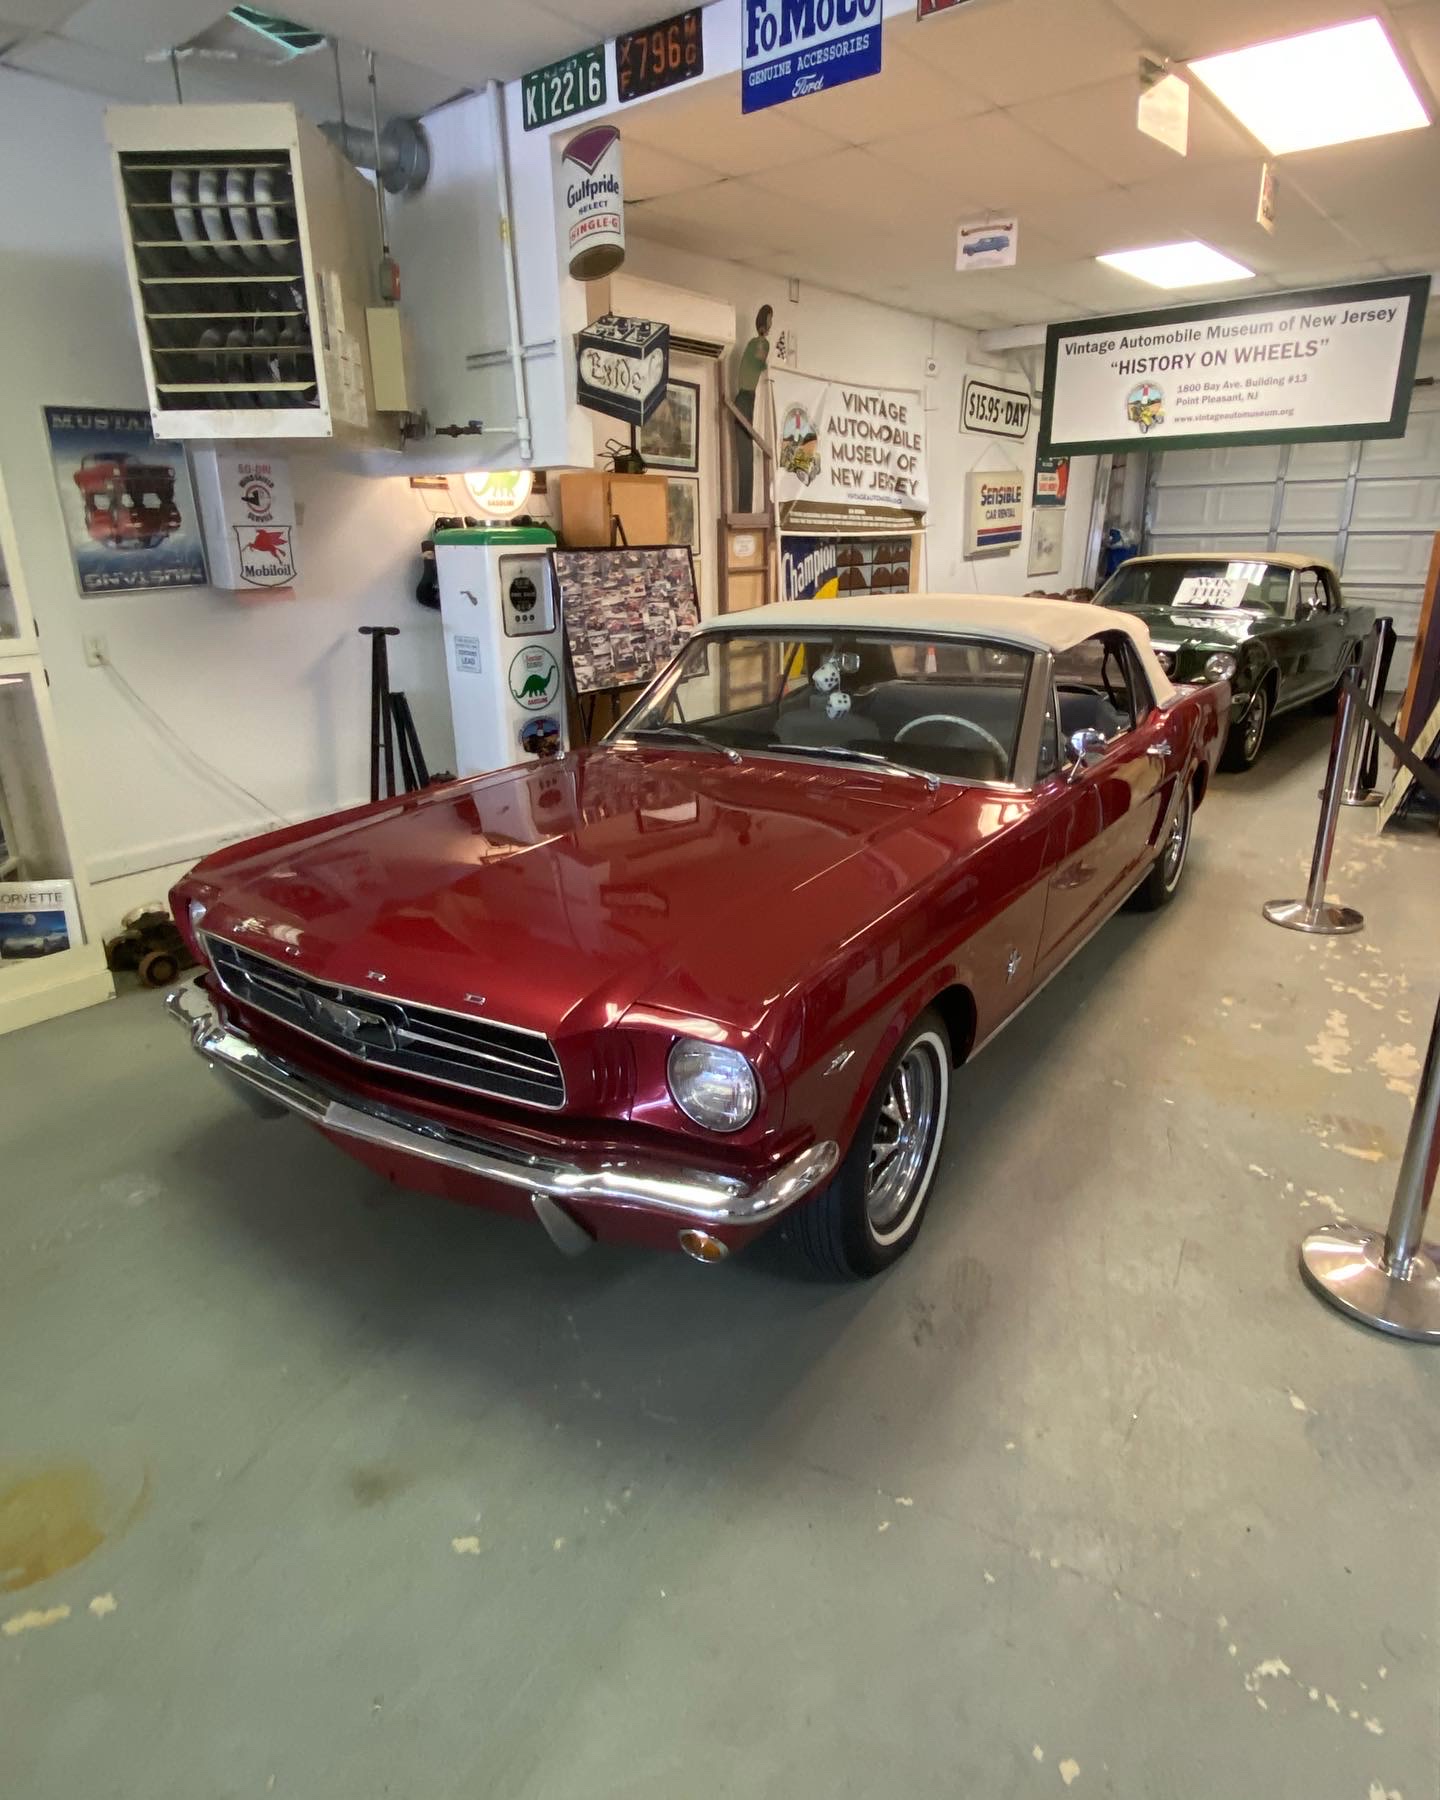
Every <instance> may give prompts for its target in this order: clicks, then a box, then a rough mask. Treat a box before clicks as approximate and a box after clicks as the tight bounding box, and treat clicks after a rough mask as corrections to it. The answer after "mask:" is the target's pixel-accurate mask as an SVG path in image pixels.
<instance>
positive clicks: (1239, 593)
mask: <svg viewBox="0 0 1440 1800" xmlns="http://www.w3.org/2000/svg"><path fill="white" fill-rule="evenodd" d="M1289 598H1290V571H1289V570H1288V569H1284V568H1277V567H1276V566H1275V565H1274V564H1273V563H1267V562H1265V561H1264V560H1263V559H1260V560H1258V561H1255V562H1245V561H1243V560H1242V559H1241V558H1238V557H1237V558H1236V559H1235V561H1234V562H1221V561H1219V560H1218V559H1216V558H1214V557H1209V558H1204V559H1200V558H1197V559H1196V560H1195V561H1194V562H1185V561H1184V560H1183V559H1181V558H1177V559H1176V560H1175V561H1174V562H1147V561H1146V560H1145V559H1144V558H1143V557H1136V558H1134V559H1133V560H1132V561H1130V562H1127V563H1122V564H1121V565H1120V567H1119V568H1118V569H1117V570H1116V571H1115V573H1114V574H1113V575H1112V576H1111V577H1110V579H1109V581H1107V582H1106V584H1105V586H1104V587H1103V588H1101V590H1100V592H1099V593H1098V594H1097V595H1096V596H1095V604H1096V605H1097V606H1115V607H1118V608H1119V609H1120V611H1121V612H1133V611H1134V610H1135V609H1136V608H1137V607H1142V606H1159V607H1165V608H1167V609H1168V608H1172V607H1180V608H1184V609H1189V610H1195V611H1200V610H1206V611H1215V610H1219V611H1223V612H1237V611H1240V612H1266V613H1277V614H1279V613H1283V612H1284V611H1285V608H1286V604H1287V602H1288V601H1289Z"/></svg>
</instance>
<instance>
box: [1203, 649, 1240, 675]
mask: <svg viewBox="0 0 1440 1800" xmlns="http://www.w3.org/2000/svg"><path fill="white" fill-rule="evenodd" d="M1237 666H1238V665H1237V664H1236V661H1235V658H1234V657H1233V656H1232V655H1231V654H1230V652H1229V651H1228V650H1217V651H1216V652H1215V654H1214V655H1213V656H1212V657H1211V658H1210V659H1209V660H1208V661H1207V662H1206V664H1205V673H1206V676H1207V677H1208V678H1209V679H1210V680H1211V681H1230V680H1233V679H1234V675H1235V670H1236V667H1237Z"/></svg>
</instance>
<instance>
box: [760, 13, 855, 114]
mask: <svg viewBox="0 0 1440 1800" xmlns="http://www.w3.org/2000/svg"><path fill="white" fill-rule="evenodd" d="M740 30H741V43H740V69H741V77H740V80H741V89H740V98H741V110H742V111H743V112H747V113H751V112H759V111H761V109H762V108H764V107H767V106H778V105H780V103H781V102H782V101H784V100H796V99H798V98H799V97H800V95H802V94H818V93H819V92H820V91H821V90H822V89H823V88H833V87H840V86H841V85H842V84H843V83H845V82H847V81H858V80H859V79H860V78H861V77H862V76H865V75H878V74H879V73H880V0H744V8H743V12H742V15H741V23H740Z"/></svg>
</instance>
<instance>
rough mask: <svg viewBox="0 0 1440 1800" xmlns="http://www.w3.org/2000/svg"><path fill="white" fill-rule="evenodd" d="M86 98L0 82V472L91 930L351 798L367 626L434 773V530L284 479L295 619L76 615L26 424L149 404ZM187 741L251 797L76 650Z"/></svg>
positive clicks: (440, 719)
mask: <svg viewBox="0 0 1440 1800" xmlns="http://www.w3.org/2000/svg"><path fill="white" fill-rule="evenodd" d="M102 116H103V102H101V101H100V100H99V99H97V98H96V97H95V96H93V95H89V94H83V93H80V92H78V91H76V90H73V89H68V88H64V87H60V86H57V85H54V84H51V83H48V82H43V81H39V80H36V79H34V78H32V77H29V76H23V75H17V74H15V73H12V72H10V71H8V70H0V162H3V166H4V167H5V168H6V169H8V170H9V171H10V174H9V176H8V177H7V179H6V180H5V181H4V182H0V396H3V402H0V464H3V468H4V476H5V483H6V487H7V490H8V492H9V497H10V502H11V506H12V508H13V512H14V516H15V531H16V538H17V543H18V547H19V557H20V561H21V563H22V565H23V567H24V570H25V575H26V578H27V581H28V587H29V592H30V595H31V598H32V603H33V606H34V610H35V614H36V619H37V622H38V624H39V628H40V632H41V648H42V651H43V653H44V656H45V663H46V667H47V669H48V671H49V675H50V680H51V684H52V688H51V692H52V700H53V704H54V712H55V718H56V723H57V727H58V737H59V745H60V764H61V770H60V772H61V775H62V779H63V782H64V789H65V793H66V796H67V801H68V804H69V807H70V811H71V813H72V815H73V816H72V818H71V820H70V827H71V834H72V839H73V841H74V843H75V845H76V849H77V852H78V855H79V858H80V859H81V860H82V862H83V863H84V864H85V866H86V867H87V869H88V872H89V874H90V876H91V878H92V879H93V880H95V881H97V882H100V883H102V884H104V885H102V886H100V888H99V891H98V893H97V896H96V899H97V908H96V917H95V920H94V924H95V926H96V927H97V928H98V929H99V930H101V931H102V932H108V931H111V930H113V928H114V926H115V924H116V922H117V920H118V918H119V916H120V914H121V913H122V912H123V911H125V910H126V909H127V908H128V907H129V906H131V905H133V904H136V903H137V902H138V901H140V900H144V899H147V898H150V897H151V896H154V895H159V894H162V893H163V892H164V889H165V885H166V880H167V877H168V876H169V875H171V874H173V873H176V872H178V867H183V866H185V865H188V864H189V863H190V862H192V861H194V860H195V858H196V857H198V856H199V855H201V854H202V853H203V852H204V851H205V850H207V849H208V848H211V847H212V846H213V845H215V844H217V843H219V842H221V841H224V840H227V839H233V838H236V837H240V836H245V835H248V834H249V833H251V832H253V831H255V830H257V829H260V828H262V827H263V826H264V824H265V823H266V819H267V816H268V815H269V814H270V813H271V812H272V810H273V812H274V813H276V814H278V815H280V816H281V817H284V818H302V817H305V816H308V815H311V814H316V813H320V812H325V811H328V810H331V809H333V808H335V807H338V806H343V805H348V804H350V803H351V802H353V801H355V800H359V799H363V798H364V797H365V794H366V784H367V756H368V751H367V715H368V705H369V661H368V646H367V640H364V639H362V638H361V637H359V636H358V635H357V631H356V628H357V627H358V626H360V625H362V624H394V625H399V626H400V627H401V628H402V635H401V636H400V637H399V638H394V639H391V646H392V655H391V669H392V674H391V679H392V684H393V685H394V686H395V687H397V688H404V689H405V691H406V692H407V693H408V694H409V695H410V699H411V704H412V706H413V708H414V710H415V714H416V719H417V723H418V725H419V728H420V733H421V737H422V739H423V741H424V745H425V749H426V752H427V755H428V756H429V759H430V761H431V764H432V766H433V767H452V766H453V756H454V750H453V744H452V741H451V735H450V725H449V708H448V702H447V699H446V689H445V674H444V668H443V663H442V659H441V640H440V631H439V622H438V615H437V614H434V613H430V612H427V611H425V610H424V609H423V608H421V607H419V606H417V605H416V603H415V601H414V598H413V590H414V585H415V581H416V578H417V575H418V572H419V541H420V539H421V537H422V536H424V535H425V532H426V530H427V528H428V523H429V519H430V511H429V509H428V507H427V506H426V504H425V501H424V498H423V497H422V496H421V495H420V494H418V493H415V492H412V490H411V489H410V487H409V485H408V483H407V482H406V481H404V480H403V479H387V480H381V479H376V478H368V477H364V476H360V475H356V474H352V473H348V472H345V471H343V470H342V469H340V468H339V467H337V466H336V464H335V463H334V461H333V460H332V458H331V456H330V455H329V453H328V452H327V451H325V450H323V449H315V450H311V451H297V452H296V453H295V454H294V456H293V458H292V463H291V467H292V473H293V477H294V484H295V491H296V496H297V499H298V500H299V502H300V504H301V506H302V507H303V509H304V513H303V523H302V525H301V529H300V532H299V567H300V579H299V581H298V582H297V584H296V590H295V593H294V596H293V598H284V599H271V598H267V599H263V600H261V599H252V598H249V597H246V598H241V597H238V596H236V595H232V594H228V593H222V592H218V591H215V590H212V589H189V590H182V591H176V592H160V593H144V594H132V595H114V596H111V595H107V596H104V597H98V596H97V597H81V596H80V595H79V594H78V593H77V591H76V588H75V580H74V575H73V571H72V567H71V563H70V558H69V551H68V545H67V541H66V538H65V533H64V527H63V524H62V515H61V512H60V503H59V498H58V495H57V492H56V487H55V481H54V477H53V474H52V470H51V466H50V462H49V457H48V451H47V445H46V437H45V428H44V421H43V415H42V412H41V409H42V407H43V406H45V405H84V404H91V405H103V406H121V407H123V406H138V407H141V408H143V407H144V405H145V388H144V381H143V378H142V374H141V367H140V358H139V351H138V348H137V345H136V342H135V328H134V324H133V321H132V314H131V310H130V304H129V300H128V297H127V294H126V289H125V283H124V269H123V264H122V261H121V250H120V236H119V224H118V220H117V217H116V212H115V201H114V193H113V189H112V186H111V181H110V175H109V167H108V162H107V152H106V147H105V141H104V134H103V127H102ZM89 633H101V634H103V636H104V637H105V639H106V640H107V644H108V654H109V657H110V659H111V661H112V662H113V663H114V665H115V667H116V669H118V670H119V671H120V672H122V673H123V674H124V676H125V677H126V678H127V679H128V681H129V682H130V683H131V684H133V686H134V688H135V690H136V691H137V692H138V693H139V694H140V695H141V696H142V697H143V699H144V700H145V702H147V703H148V705H149V706H150V707H151V708H153V709H154V711H155V713H156V714H158V715H159V716H160V717H161V718H163V719H164V720H165V721H166V723H167V724H168V725H169V726H170V727H171V728H172V729H173V730H174V731H175V732H177V733H178V734H179V735H180V737H181V738H183V739H184V740H185V742H186V743H188V744H189V745H191V746H193V747H194V748H195V749H196V750H198V751H199V752H200V753H201V754H203V755H204V756H205V757H206V758H207V759H208V760H209V761H210V762H211V763H213V764H215V765H217V766H218V767H219V768H220V769H221V770H222V771H224V773H225V774H227V775H229V776H230V777H232V778H233V779H234V780H236V781H239V782H241V783H243V785H244V786H245V787H247V788H249V789H251V790H253V792H254V793H255V794H256V795H257V796H259V800H258V801H256V802H252V801H249V800H247V799H246V798H245V797H244V796H243V795H240V794H237V793H235V792H234V791H233V789H231V788H228V787H226V786H224V785H221V784H219V783H217V782H216V780H215V779H214V778H213V777H212V776H210V775H208V774H207V773H205V772H204V771H203V770H202V769H201V768H200V767H199V766H198V765H196V764H195V763H194V762H193V761H191V760H190V759H189V758H188V757H187V755H186V754H185V752H184V751H183V750H180V749H178V748H177V747H176V746H175V744H174V742H173V741H172V740H171V739H170V738H168V737H167V736H166V735H165V733H164V732H163V731H161V730H159V729H158V728H157V727H156V726H155V725H154V723H153V722H152V721H151V720H149V719H147V718H146V717H145V716H144V715H143V713H142V712H141V711H140V710H139V709H138V708H137V707H136V705H135V703H134V702H133V701H132V700H131V699H130V698H129V697H128V696H127V695H126V694H125V693H124V692H123V691H122V690H121V688H120V686H119V684H118V682H117V681H116V680H115V678H114V676H113V675H112V674H111V673H110V672H108V671H107V670H104V669H96V668H89V667H87V666H86V665H85V662H84V656H83V649H82V638H83V637H84V636H85V635H86V634H89Z"/></svg>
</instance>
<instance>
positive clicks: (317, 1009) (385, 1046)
mask: <svg viewBox="0 0 1440 1800" xmlns="http://www.w3.org/2000/svg"><path fill="white" fill-rule="evenodd" d="M301 998H302V1000H303V1002H304V1006H305V1011H306V1012H307V1013H308V1014H309V1015H310V1017H311V1018H312V1019H313V1020H314V1022H315V1023H316V1024H317V1025H319V1026H320V1027H321V1028H322V1029H323V1030H325V1031H327V1032H330V1033H333V1034H334V1035H335V1036H337V1037H342V1038H344V1039H345V1040H346V1041H347V1042H348V1043H352V1044H355V1045H358V1046H359V1047H361V1048H364V1049H375V1050H393V1049H394V1048H395V1033H394V1031H393V1030H392V1028H391V1025H390V1021H389V1020H388V1019H385V1018H382V1017H381V1015H380V1014H379V1013H375V1012H367V1011H366V1010H365V1009H364V1008H363V1007H359V1006H347V1005H346V1003H345V1002H344V1001H343V1000H331V999H329V998H328V996H326V995H324V994H312V993H309V992H306V993H305V994H303V995H302V996H301Z"/></svg>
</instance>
